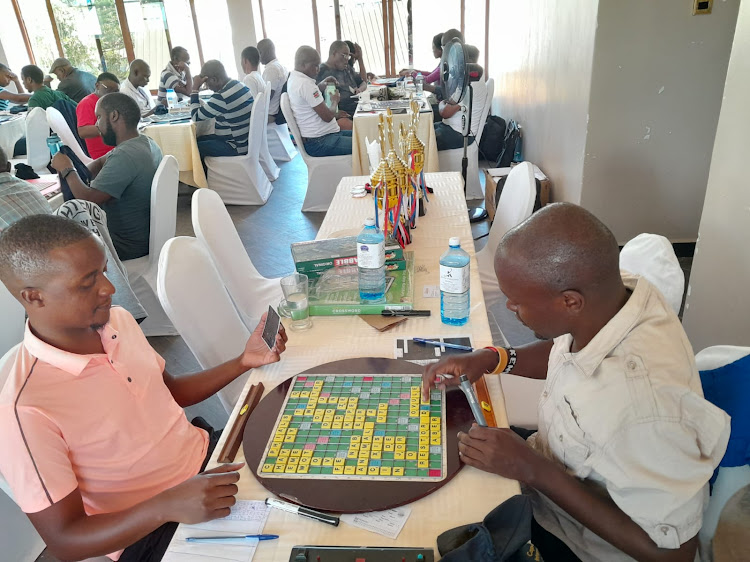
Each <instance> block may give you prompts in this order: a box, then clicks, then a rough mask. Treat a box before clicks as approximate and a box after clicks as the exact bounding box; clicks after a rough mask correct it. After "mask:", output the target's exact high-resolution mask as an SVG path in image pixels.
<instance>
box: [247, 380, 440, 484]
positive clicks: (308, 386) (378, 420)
mask: <svg viewBox="0 0 750 562" xmlns="http://www.w3.org/2000/svg"><path fill="white" fill-rule="evenodd" d="M421 384H422V379H421V377H420V376H419V375H415V374H412V375H332V374H330V375H297V376H296V377H294V379H293V380H292V383H291V385H290V386H289V390H288V391H287V394H286V398H285V400H284V403H283V405H282V407H281V410H280V412H279V416H278V418H277V420H276V424H275V426H274V429H273V431H272V432H271V435H270V438H269V440H268V443H267V444H266V447H265V450H264V452H263V454H262V456H261V461H260V465H259V466H258V471H257V474H258V476H261V477H263V478H292V479H349V480H370V481H383V480H397V481H422V482H439V481H441V480H443V479H444V478H445V477H446V476H447V467H446V464H447V461H446V455H445V451H446V444H445V435H446V431H445V416H444V412H445V393H444V392H442V391H437V390H433V391H432V393H431V395H430V401H429V403H426V402H423V401H422V398H421Z"/></svg>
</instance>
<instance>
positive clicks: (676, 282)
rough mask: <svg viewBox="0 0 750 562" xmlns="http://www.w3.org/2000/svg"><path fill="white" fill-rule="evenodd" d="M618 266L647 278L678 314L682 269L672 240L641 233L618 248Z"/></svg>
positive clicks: (682, 279) (682, 284) (683, 276)
mask: <svg viewBox="0 0 750 562" xmlns="http://www.w3.org/2000/svg"><path fill="white" fill-rule="evenodd" d="M620 269H624V270H625V271H629V272H630V273H635V274H636V275H641V276H643V277H645V278H646V279H648V280H649V281H650V282H651V284H653V285H654V286H656V288H657V289H659V291H661V293H662V295H664V298H665V299H666V300H667V302H668V303H669V305H670V306H671V307H672V310H674V313H675V314H679V313H680V307H681V306H682V295H683V293H684V292H685V272H684V271H683V270H682V267H681V266H680V262H679V260H678V259H677V256H676V255H675V253H674V248H673V247H672V243H671V242H670V241H669V240H667V239H666V238H665V237H664V236H659V235H658V234H647V233H643V234H639V235H638V236H636V237H635V238H633V239H632V240H630V241H628V242H627V244H625V245H624V246H623V247H622V250H620Z"/></svg>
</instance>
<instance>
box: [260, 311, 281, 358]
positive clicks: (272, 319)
mask: <svg viewBox="0 0 750 562" xmlns="http://www.w3.org/2000/svg"><path fill="white" fill-rule="evenodd" d="M279 322H281V318H279V314H278V313H277V312H276V311H275V310H274V309H273V307H272V306H269V307H268V314H267V315H266V325H265V326H263V334H262V335H261V337H262V338H263V341H264V342H266V345H267V346H268V349H273V346H274V345H275V344H276V334H277V333H278V332H279Z"/></svg>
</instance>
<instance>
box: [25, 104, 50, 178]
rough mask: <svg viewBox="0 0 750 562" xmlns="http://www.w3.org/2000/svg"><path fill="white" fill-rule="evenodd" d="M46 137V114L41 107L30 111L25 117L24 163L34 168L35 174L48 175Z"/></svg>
mask: <svg viewBox="0 0 750 562" xmlns="http://www.w3.org/2000/svg"><path fill="white" fill-rule="evenodd" d="M48 136H49V123H47V114H46V113H45V112H44V110H43V109H42V108H41V107H34V108H32V109H30V110H29V112H28V114H27V115H26V163H27V164H28V165H29V166H31V167H32V168H34V171H35V172H36V173H37V174H40V173H42V174H44V173H49V171H48V170H47V164H49V162H50V152H49V147H48V146H47V137H48Z"/></svg>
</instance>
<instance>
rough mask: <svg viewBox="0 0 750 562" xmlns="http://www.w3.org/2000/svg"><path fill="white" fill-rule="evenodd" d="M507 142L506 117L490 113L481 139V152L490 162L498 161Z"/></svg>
mask: <svg viewBox="0 0 750 562" xmlns="http://www.w3.org/2000/svg"><path fill="white" fill-rule="evenodd" d="M504 144H505V119H503V118H502V117H498V116H497V115H489V116H488V117H487V122H486V123H485V124H484V131H483V132H482V140H480V141H479V152H480V153H481V154H482V157H483V158H484V159H485V160H488V161H489V162H497V159H498V158H499V156H500V153H501V152H502V150H503V146H504Z"/></svg>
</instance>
